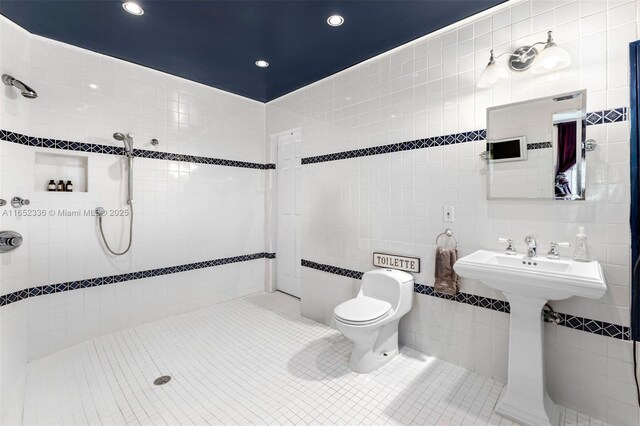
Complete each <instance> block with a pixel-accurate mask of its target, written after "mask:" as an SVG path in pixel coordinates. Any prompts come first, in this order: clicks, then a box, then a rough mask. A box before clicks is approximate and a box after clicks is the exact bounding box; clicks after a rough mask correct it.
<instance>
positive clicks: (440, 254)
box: [435, 247, 458, 295]
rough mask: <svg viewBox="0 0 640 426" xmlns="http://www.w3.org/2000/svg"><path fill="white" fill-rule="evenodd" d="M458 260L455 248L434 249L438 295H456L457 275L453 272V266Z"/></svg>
mask: <svg viewBox="0 0 640 426" xmlns="http://www.w3.org/2000/svg"><path fill="white" fill-rule="evenodd" d="M456 260H458V249H457V248H442V247H438V248H436V282H435V289H436V291H437V292H438V293H446V294H454V295H455V294H457V293H458V274H456V272H455V271H454V270H453V264H454V263H456Z"/></svg>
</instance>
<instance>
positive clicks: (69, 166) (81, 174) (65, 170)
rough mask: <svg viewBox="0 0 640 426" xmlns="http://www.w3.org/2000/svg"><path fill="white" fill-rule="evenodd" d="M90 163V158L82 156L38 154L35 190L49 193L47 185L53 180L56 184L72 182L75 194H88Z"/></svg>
mask: <svg viewBox="0 0 640 426" xmlns="http://www.w3.org/2000/svg"><path fill="white" fill-rule="evenodd" d="M88 162H89V160H88V158H87V157H85V156H82V155H69V154H54V153H50V152H36V158H35V168H34V169H35V176H34V185H35V188H34V189H35V190H36V191H39V192H42V191H47V184H48V183H49V181H50V180H52V179H53V181H54V182H55V183H58V181H60V180H63V181H64V183H67V181H71V183H72V184H73V192H87V191H88V185H87V169H88Z"/></svg>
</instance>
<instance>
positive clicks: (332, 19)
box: [327, 15, 344, 27]
mask: <svg viewBox="0 0 640 426" xmlns="http://www.w3.org/2000/svg"><path fill="white" fill-rule="evenodd" d="M327 24H329V25H331V26H332V27H339V26H340V25H342V24H344V18H343V17H342V16H340V15H331V16H329V17H328V18H327Z"/></svg>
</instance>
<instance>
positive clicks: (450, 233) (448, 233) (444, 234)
mask: <svg viewBox="0 0 640 426" xmlns="http://www.w3.org/2000/svg"><path fill="white" fill-rule="evenodd" d="M440 237H447V238H453V241H454V242H455V243H456V247H455V248H458V240H456V237H454V236H453V231H452V230H451V229H449V228H447V229H445V230H444V232H442V233H440V234H439V235H438V236H437V237H436V246H437V245H438V241H439V240H440Z"/></svg>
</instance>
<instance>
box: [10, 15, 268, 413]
mask: <svg viewBox="0 0 640 426" xmlns="http://www.w3.org/2000/svg"><path fill="white" fill-rule="evenodd" d="M0 72H1V73H5V72H6V73H9V74H12V75H14V76H15V77H17V78H19V79H24V80H25V81H26V82H28V84H29V85H30V86H32V87H33V88H34V89H35V90H36V91H37V92H38V94H39V97H38V99H36V100H27V99H24V98H23V97H21V96H18V95H16V93H17V92H16V91H15V90H14V89H11V88H5V87H4V86H3V88H2V89H1V90H2V92H1V94H0V128H2V129H7V130H11V131H14V132H19V133H23V134H27V135H30V136H39V137H47V138H55V139H64V140H71V141H78V142H89V143H97V144H105V145H114V146H120V144H121V143H120V142H117V141H115V140H113V139H112V137H111V135H112V134H113V133H114V132H116V131H118V132H133V133H134V135H135V141H134V146H135V147H136V148H143V149H150V150H155V149H158V150H159V151H166V152H175V153H182V154H191V155H200V156H208V157H216V158H225V159H233V160H241V161H249V162H258V163H264V162H265V149H264V108H265V107H264V105H263V104H261V103H259V102H255V101H252V100H249V99H245V98H241V97H239V96H235V95H232V94H228V93H225V92H222V91H219V90H216V89H212V88H209V87H206V86H203V85H200V84H196V83H192V82H189V81H186V80H183V79H180V78H177V77H174V76H170V75H166V74H163V73H160V72H157V71H153V70H150V69H146V68H143V67H140V66H137V65H133V64H130V63H126V62H123V61H119V60H116V59H112V58H109V57H105V56H102V55H98V54H95V53H93V52H89V51H86V50H82V49H79V48H75V47H72V46H68V45H65V44H62V43H58V42H53V41H51V40H47V39H44V38H41V37H38V36H33V35H30V34H28V33H27V32H26V31H24V30H22V29H21V28H19V27H17V26H16V25H14V24H13V23H11V22H10V21H8V20H7V19H5V18H4V17H0ZM151 138H157V139H158V140H159V141H160V144H159V146H158V147H157V148H154V147H152V146H151V144H150V142H149V141H150V139H151ZM38 152H53V153H59V152H60V151H55V150H47V149H42V148H32V147H25V146H22V145H17V144H10V143H5V142H0V198H4V199H10V198H11V197H12V196H14V195H19V196H21V197H24V198H28V199H30V200H31V205H30V206H29V208H30V209H44V210H46V211H49V210H55V211H56V215H55V216H52V215H50V214H47V216H46V217H33V218H27V217H8V216H3V215H1V214H0V225H1V226H0V229H12V230H15V231H18V232H20V233H22V235H23V236H24V237H25V243H24V244H23V246H22V247H21V248H20V249H19V250H16V251H14V252H12V253H10V254H3V255H0V265H1V266H0V294H6V293H10V292H13V291H16V290H20V289H23V288H28V287H32V286H39V285H43V284H47V283H58V282H66V281H70V280H77V279H82V278H91V277H102V276H107V275H113V274H119V273H125V272H133V271H139V270H145V269H150V268H158V267H165V266H173V265H180V264H184V263H190V262H196V261H202V260H209V259H216V258H221V257H229V256H237V255H242V254H250V253H257V252H262V251H264V233H265V231H264V226H265V225H264V222H265V216H264V205H265V199H264V194H265V190H264V188H265V178H266V176H267V174H268V173H271V172H268V171H264V170H256V169H248V168H235V167H221V166H213V165H205V164H190V163H185V162H172V161H165V160H152V159H144V158H136V159H135V160H134V164H135V165H134V168H135V170H134V208H135V216H134V226H135V228H134V243H133V247H132V249H131V252H130V253H129V254H127V255H125V256H122V257H117V258H113V257H110V256H107V255H106V254H105V252H104V250H103V249H102V246H101V243H100V242H99V239H98V231H97V226H96V219H95V218H94V217H61V216H60V214H59V213H58V211H59V210H65V209H67V210H81V211H82V210H84V209H89V210H92V209H95V207H96V206H99V205H100V206H103V207H105V208H107V209H123V208H126V203H125V199H126V186H125V179H124V171H125V162H124V160H123V159H122V158H120V157H118V156H112V155H101V154H85V153H81V155H83V156H87V157H88V172H87V175H88V182H87V184H88V192H86V193H81V192H74V193H72V194H66V193H47V192H40V191H36V190H35V188H36V187H38V186H40V184H45V183H46V182H41V181H43V180H44V179H45V177H43V175H42V171H41V170H36V168H35V155H36V153H38ZM71 154H73V153H72V152H71ZM61 178H65V177H64V176H50V177H46V179H47V181H48V179H56V180H58V179H61ZM36 179H38V181H36ZM10 210H13V209H12V208H11V207H7V206H5V207H3V208H1V211H2V212H6V211H10ZM127 227H128V222H127V220H125V219H123V218H118V217H108V218H106V219H105V231H106V235H107V238H108V239H109V241H110V243H111V244H112V245H116V247H121V248H122V247H124V244H125V242H126V237H127V235H126V233H127V231H128V228H127ZM264 269H265V260H263V259H260V260H254V261H250V262H243V263H236V264H231V265H225V266H223V267H216V268H208V269H201V270H197V271H190V272H186V273H180V274H173V275H168V276H163V277H156V278H150V279H145V280H139V281H132V282H127V283H119V284H116V285H110V286H106V287H98V288H91V289H86V290H76V291H70V292H66V293H60V294H56V295H50V296H46V297H38V298H34V299H28V300H24V301H21V302H18V303H14V304H10V305H7V306H4V307H2V308H0V321H1V323H0V324H1V330H0V331H1V336H2V337H1V350H0V357H1V358H0V375H1V376H2V380H0V382H2V389H1V392H2V393H1V394H0V401H1V402H0V403H1V404H2V406H1V407H0V412H1V413H2V416H3V417H2V420H0V422H2V423H6V424H13V423H15V421H17V420H16V419H19V416H20V407H21V403H20V398H21V396H20V395H21V394H22V393H21V392H20V391H19V389H21V387H22V385H21V383H22V382H23V380H24V374H25V370H24V368H25V364H26V362H27V361H28V360H33V359H35V358H39V357H42V356H44V355H46V354H49V353H52V352H54V351H57V350H60V349H62V348H65V347H67V346H70V345H74V344H76V343H79V342H81V341H84V340H86V339H89V338H92V337H94V336H97V335H100V334H103V333H106V332H110V331H114V330H117V329H121V328H124V327H130V326H134V325H137V324H140V323H142V322H146V321H150V320H153V319H157V318H161V317H164V316H167V315H171V314H175V313H178V312H184V311H188V310H192V309H195V308H197V307H202V306H205V305H207V304H211V303H215V302H218V301H221V300H227V299H230V298H233V297H237V296H240V295H244V294H248V293H251V292H254V291H257V290H262V289H263V288H264ZM5 420H6V422H5Z"/></svg>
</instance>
